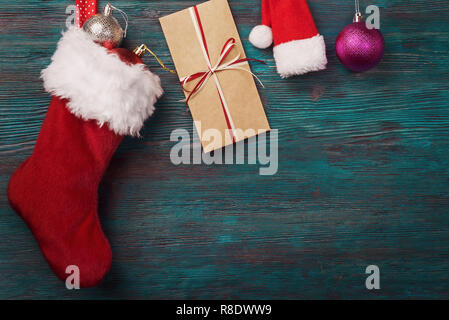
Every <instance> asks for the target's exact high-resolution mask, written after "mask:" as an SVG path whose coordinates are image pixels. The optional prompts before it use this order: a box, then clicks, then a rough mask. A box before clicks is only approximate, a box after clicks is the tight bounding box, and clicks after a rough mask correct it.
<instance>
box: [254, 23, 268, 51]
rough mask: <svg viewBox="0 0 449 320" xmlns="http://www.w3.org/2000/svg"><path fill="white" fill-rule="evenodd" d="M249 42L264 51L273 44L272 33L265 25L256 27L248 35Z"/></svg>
mask: <svg viewBox="0 0 449 320" xmlns="http://www.w3.org/2000/svg"><path fill="white" fill-rule="evenodd" d="M249 42H251V44H252V45H253V46H255V47H256V48H259V49H266V48H268V47H269V46H271V44H272V43H273V32H272V31H271V28H270V27H268V26H266V25H263V24H261V25H258V26H255V27H254V28H253V30H251V32H250V34H249Z"/></svg>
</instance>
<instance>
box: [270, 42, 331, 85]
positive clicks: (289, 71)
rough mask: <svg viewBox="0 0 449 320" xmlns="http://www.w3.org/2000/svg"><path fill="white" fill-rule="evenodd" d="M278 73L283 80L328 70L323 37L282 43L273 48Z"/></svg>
mask: <svg viewBox="0 0 449 320" xmlns="http://www.w3.org/2000/svg"><path fill="white" fill-rule="evenodd" d="M273 54H274V59H275V61H276V66H277V70H278V73H279V74H280V75H281V77H282V78H288V77H291V76H294V75H300V74H304V73H307V72H311V71H318V70H323V69H326V65H327V57H326V44H325V43H324V38H323V36H322V35H319V34H318V35H316V36H314V37H312V38H309V39H303V40H294V41H289V42H286V43H282V44H280V45H277V46H275V47H274V48H273Z"/></svg>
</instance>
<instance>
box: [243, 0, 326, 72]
mask: <svg viewBox="0 0 449 320" xmlns="http://www.w3.org/2000/svg"><path fill="white" fill-rule="evenodd" d="M249 41H250V42H251V43H252V44H253V45H254V46H255V47H257V48H260V49H266V48H268V47H269V46H271V44H272V43H273V42H274V48H273V55H274V59H275V61H276V67H277V70H278V73H279V74H280V75H281V77H283V78H287V77H290V76H294V75H300V74H304V73H307V72H311V71H319V70H323V69H326V65H327V58H326V45H325V43H324V38H323V36H322V35H320V34H319V33H318V31H317V28H316V26H315V22H314V20H313V17H312V14H311V13H310V10H309V6H308V5H307V2H306V0H262V24H261V25H258V26H256V27H254V28H253V30H252V31H251V33H250V35H249Z"/></svg>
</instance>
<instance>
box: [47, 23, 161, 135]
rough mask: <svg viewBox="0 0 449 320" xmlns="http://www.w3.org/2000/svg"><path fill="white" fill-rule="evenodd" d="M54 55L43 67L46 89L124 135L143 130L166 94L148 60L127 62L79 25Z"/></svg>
mask: <svg viewBox="0 0 449 320" xmlns="http://www.w3.org/2000/svg"><path fill="white" fill-rule="evenodd" d="M51 60H52V62H51V64H50V65H49V66H48V67H47V68H46V69H45V70H43V71H42V79H43V80H44V87H45V90H46V91H48V92H49V93H51V94H54V95H56V96H59V97H62V98H66V99H68V100H69V102H68V104H67V106H68V108H69V109H70V111H71V112H72V113H73V114H74V115H76V116H77V117H80V118H82V119H84V120H97V122H98V124H99V125H104V124H107V125H108V126H109V128H110V129H111V130H112V131H114V132H115V133H117V134H119V135H127V134H128V135H133V136H135V135H138V134H139V131H140V129H141V128H142V126H143V123H144V121H145V120H146V119H147V118H148V117H149V116H151V115H152V114H153V112H154V104H155V103H156V101H157V99H158V98H159V97H160V96H162V94H163V90H162V87H161V83H160V79H159V77H158V76H157V75H155V74H153V73H151V72H150V71H149V70H147V68H146V67H145V66H144V65H143V64H135V65H128V64H126V63H124V62H122V61H121V60H120V58H119V57H118V56H117V55H115V54H110V53H109V52H108V50H107V49H106V48H104V47H101V46H100V45H98V44H96V43H94V42H93V41H92V40H91V39H90V38H89V36H88V35H87V34H86V33H85V32H84V31H82V30H81V29H78V28H75V27H72V28H70V29H69V30H68V31H66V32H64V33H63V36H62V38H61V39H60V40H59V43H58V47H57V50H56V52H55V53H54V55H53V57H52V59H51Z"/></svg>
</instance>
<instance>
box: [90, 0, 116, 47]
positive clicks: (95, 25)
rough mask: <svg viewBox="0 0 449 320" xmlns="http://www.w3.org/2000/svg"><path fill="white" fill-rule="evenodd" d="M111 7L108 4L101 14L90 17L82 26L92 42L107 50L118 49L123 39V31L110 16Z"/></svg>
mask: <svg viewBox="0 0 449 320" xmlns="http://www.w3.org/2000/svg"><path fill="white" fill-rule="evenodd" d="M112 12H113V7H112V5H111V4H110V3H108V4H107V5H106V6H105V7H104V10H103V13H99V14H96V15H94V16H92V17H90V18H89V19H88V20H87V21H86V22H85V23H84V25H83V30H84V31H85V32H87V33H88V34H89V35H90V36H91V38H92V40H93V41H95V42H96V43H98V44H100V45H102V46H105V47H106V48H108V49H112V48H115V47H118V46H119V45H120V43H121V42H122V39H123V33H124V31H123V29H122V27H121V26H120V24H119V22H118V21H117V19H116V18H114V17H113V16H112Z"/></svg>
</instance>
